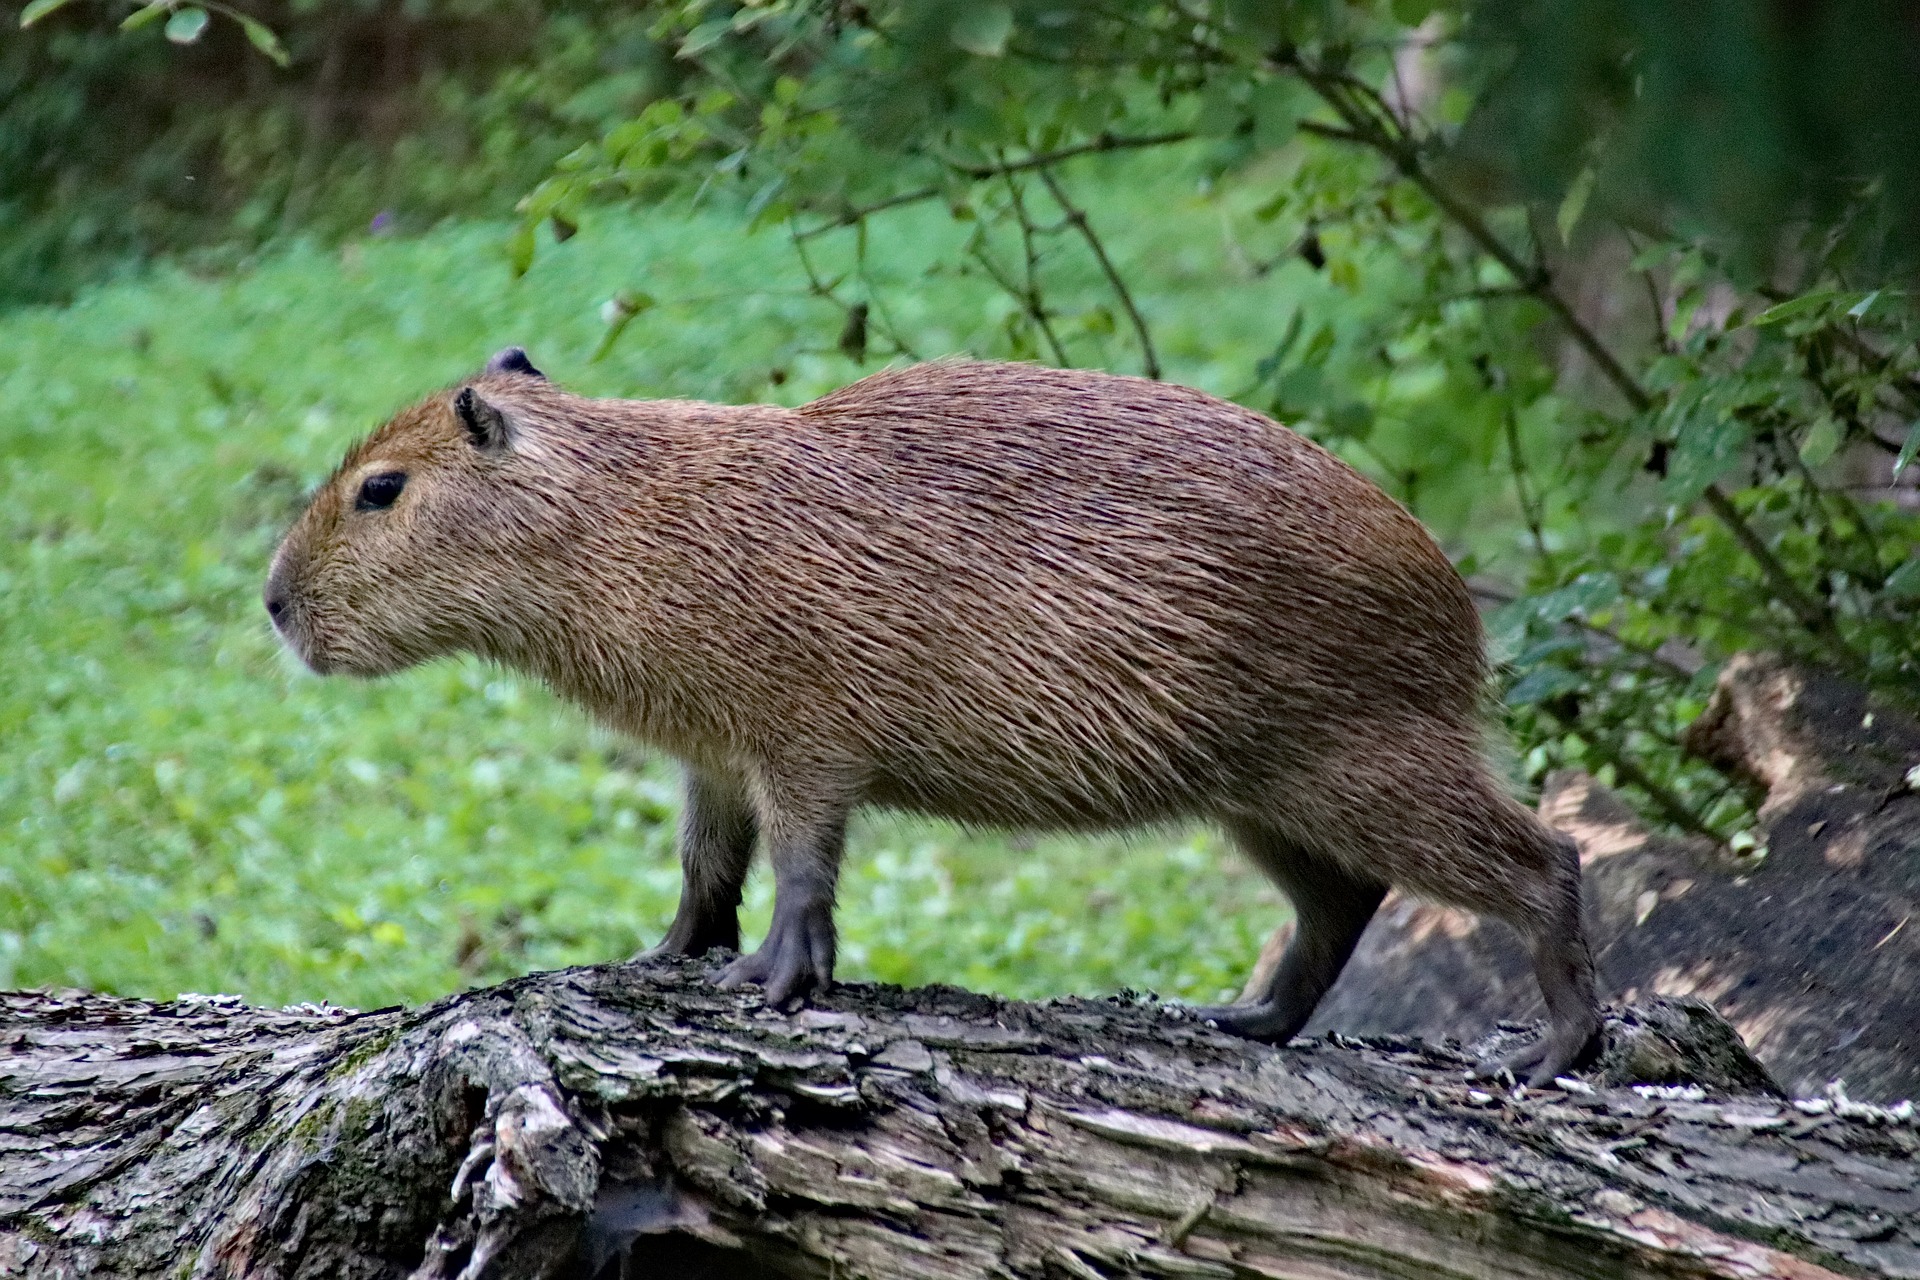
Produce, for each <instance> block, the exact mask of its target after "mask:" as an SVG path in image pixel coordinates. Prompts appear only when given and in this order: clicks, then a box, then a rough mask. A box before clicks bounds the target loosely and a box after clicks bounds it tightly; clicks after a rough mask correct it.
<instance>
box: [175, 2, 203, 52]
mask: <svg viewBox="0 0 1920 1280" xmlns="http://www.w3.org/2000/svg"><path fill="white" fill-rule="evenodd" d="M206 29H207V11H206V10H205V9H195V8H192V7H188V8H185V9H175V10H174V11H173V16H172V17H170V18H168V19H167V26H166V32H167V39H169V40H171V41H173V42H174V43H175V44H192V43H193V42H194V41H196V40H198V39H199V38H200V34H201V33H202V32H203V31H205V30H206Z"/></svg>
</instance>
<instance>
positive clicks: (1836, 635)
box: [1700, 484, 1866, 675]
mask: <svg viewBox="0 0 1920 1280" xmlns="http://www.w3.org/2000/svg"><path fill="white" fill-rule="evenodd" d="M1700 496H1701V497H1702V498H1703V499H1704V500H1705V501H1706V504H1707V509H1708V510H1710V511H1711V512H1713V514H1714V516H1715V517H1716V518H1717V519H1718V520H1719V521H1720V523H1721V524H1724V525H1725V526H1726V527H1727V531H1728V532H1729V533H1731V534H1732V535H1733V536H1734V539H1735V541H1737V542H1739V544H1740V545H1741V546H1742V547H1743V548H1745V550H1746V553H1747V554H1748V555H1749V556H1751V557H1752V558H1753V562H1754V563H1755V564H1757V565H1759V566H1760V572H1761V574H1762V576H1764V577H1765V578H1766V580H1767V586H1768V587H1769V588H1771V589H1772V591H1773V594H1774V598H1775V599H1777V600H1779V601H1780V603H1782V604H1784V605H1786V606H1787V609H1788V610H1789V611H1790V612H1791V613H1792V614H1793V616H1794V617H1795V618H1797V619H1799V621H1800V625H1801V626H1803V627H1805V628H1806V629H1807V630H1808V631H1810V632H1812V633H1813V635H1814V636H1815V637H1816V638H1817V639H1819V640H1820V641H1821V642H1822V643H1823V644H1825V645H1826V647H1827V649H1828V651H1829V654H1830V656H1832V657H1833V658H1834V659H1835V660H1836V661H1838V662H1839V663H1840V667H1841V670H1843V671H1846V672H1847V673H1849V674H1851V675H1860V674H1862V673H1863V672H1864V671H1865V668H1866V663H1864V662H1863V661H1861V659H1860V657H1859V655H1857V654H1856V653H1854V651H1853V647H1852V646H1851V645H1849V644H1848V643H1847V641H1846V637H1844V636H1842V635H1841V634H1840V631H1839V629H1838V628H1837V627H1835V626H1834V624H1833V614H1832V612H1831V611H1830V610H1829V609H1828V608H1827V607H1826V606H1825V605H1824V604H1821V603H1820V602H1819V601H1816V600H1815V599H1814V598H1813V597H1812V596H1809V595H1808V594H1807V593H1806V592H1804V591H1802V590H1801V589H1800V584H1798V583H1797V582H1795V581H1794V580H1793V578H1792V576H1791V575H1789V574H1788V573H1787V570H1786V566H1785V565H1783V564H1781V563H1780V560H1779V558H1778V557H1777V556H1775V555H1774V554H1773V552H1772V551H1771V550H1769V549H1768V548H1767V544H1766V543H1764V542H1762V541H1760V535H1759V534H1757V533H1755V532H1754V531H1753V526H1752V525H1750V524H1748V523H1747V522H1746V519H1745V518H1744V517H1742V516H1741V514H1740V512H1739V511H1738V510H1737V509H1735V507H1734V505H1733V499H1731V498H1729V497H1728V496H1727V494H1726V491H1725V490H1723V489H1722V488H1721V487H1720V486H1719V485H1717V484H1710V485H1708V486H1707V487H1706V490H1705V492H1703V493H1702V494H1701V495H1700Z"/></svg>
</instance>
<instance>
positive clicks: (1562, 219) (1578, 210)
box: [1553, 165, 1593, 244]
mask: <svg viewBox="0 0 1920 1280" xmlns="http://www.w3.org/2000/svg"><path fill="white" fill-rule="evenodd" d="M1592 194H1593V166H1592V165H1588V166H1587V167H1586V168H1584V169H1582V170H1581V171H1580V176H1579V177H1577V178H1575V179H1574V180H1573V185H1572V186H1570V187H1568V188H1567V194H1566V195H1565V196H1564V197H1563V198H1562V199H1561V201H1560V211H1559V212H1558V213H1556V214H1554V216H1553V224H1554V225H1555V226H1556V227H1558V228H1560V243H1561V244H1570V243H1572V241H1573V229H1574V228H1575V227H1577V226H1579V225H1580V215H1581V214H1583V213H1585V212H1586V211H1587V197H1588V196H1590V195H1592Z"/></svg>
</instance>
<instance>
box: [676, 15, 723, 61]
mask: <svg viewBox="0 0 1920 1280" xmlns="http://www.w3.org/2000/svg"><path fill="white" fill-rule="evenodd" d="M732 30H733V23H732V22H731V21H730V20H729V19H726V18H719V19H716V20H715V21H713V22H703V23H701V24H700V25H699V26H697V27H695V28H694V29H693V30H691V31H689V32H687V38H686V39H685V40H682V41H681V42H680V51H679V52H678V53H677V54H675V55H674V56H675V57H679V58H694V57H698V56H699V55H700V54H702V53H705V52H706V51H707V50H708V49H711V48H713V46H715V45H716V44H719V43H720V41H721V40H722V39H724V38H725V37H726V35H727V33H728V32H730V31H732Z"/></svg>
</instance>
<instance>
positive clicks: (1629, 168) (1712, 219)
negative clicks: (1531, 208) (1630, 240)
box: [1465, 0, 1920, 276]
mask: <svg viewBox="0 0 1920 1280" xmlns="http://www.w3.org/2000/svg"><path fill="white" fill-rule="evenodd" d="M1471 13H1472V28H1473V34H1474V38H1475V40H1476V42H1477V43H1478V44H1479V46H1480V49H1481V57H1480V60H1481V62H1482V63H1483V65H1482V66H1481V67H1480V70H1481V72H1482V74H1484V75H1486V76H1487V77H1488V79H1489V81H1490V89H1489V92H1487V93H1486V95H1485V96H1484V97H1483V99H1482V100H1481V102H1480V104H1479V106H1478V109H1477V110H1476V112H1475V117H1474V120H1473V123H1472V128H1471V129H1470V132H1469V136H1468V137H1467V138H1466V139H1465V150H1466V151H1467V152H1468V153H1469V154H1470V155H1472V156H1473V157H1475V158H1476V159H1477V160H1479V161H1482V162H1487V163H1490V164H1491V165H1493V166H1494V167H1496V168H1497V169H1498V170H1499V171H1500V172H1501V173H1502V175H1503V176H1504V178H1505V180H1506V181H1508V182H1510V183H1512V184H1513V185H1514V186H1515V187H1516V188H1517V189H1520V190H1524V191H1526V192H1528V193H1529V194H1531V195H1532V196H1533V197H1534V198H1536V199H1543V200H1544V199H1552V198H1555V196H1556V195H1557V193H1559V192H1560V191H1562V190H1565V189H1566V188H1567V185H1568V184H1569V183H1571V182H1573V181H1574V179H1575V178H1576V175H1578V174H1579V173H1580V172H1581V171H1582V170H1583V168H1584V169H1585V170H1586V171H1587V172H1589V173H1596V172H1597V178H1598V180H1597V183H1595V180H1594V179H1593V178H1589V179H1588V182H1589V183H1590V184H1593V185H1594V187H1595V190H1596V191H1597V193H1598V196H1597V198H1598V199H1600V200H1601V201H1602V202H1603V203H1606V204H1608V205H1610V206H1611V207H1612V208H1614V209H1615V210H1616V211H1618V212H1620V213H1622V214H1625V215H1627V216H1629V217H1633V218H1636V219H1646V218H1649V217H1651V218H1653V219H1656V220H1659V221H1668V220H1670V219H1674V218H1676V216H1677V220H1678V221H1679V223H1680V225H1682V226H1685V227H1687V228H1688V229H1689V230H1695V231H1698V230H1711V231H1713V232H1715V233H1717V237H1718V238H1719V239H1720V240H1721V242H1722V243H1723V244H1724V245H1726V246H1727V247H1728V249H1729V250H1730V252H1731V253H1732V255H1733V257H1734V258H1735V259H1736V261H1737V262H1738V264H1739V266H1740V267H1741V269H1742V270H1741V274H1742V275H1743V276H1745V275H1748V274H1749V273H1750V272H1752V271H1753V270H1755V269H1756V268H1759V267H1761V266H1764V265H1765V264H1767V263H1768V262H1770V261H1773V260H1775V259H1776V258H1778V257H1779V256H1781V255H1782V253H1783V251H1785V250H1788V249H1789V244H1788V243H1785V242H1783V240H1782V237H1781V227H1782V225H1783V224H1785V223H1789V222H1794V221H1800V220H1808V221H1811V222H1812V223H1814V224H1815V225H1820V226H1824V227H1832V226H1834V225H1835V224H1836V223H1837V222H1838V221H1840V220H1842V219H1844V218H1847V217H1848V216H1849V215H1850V214H1851V213H1853V212H1855V208H1854V206H1855V201H1856V200H1857V198H1858V196H1859V195H1860V193H1861V192H1862V191H1864V190H1867V189H1869V188H1873V189H1876V190H1877V198H1876V199H1875V201H1874V206H1875V211H1876V216H1875V217H1874V218H1872V219H1870V220H1869V223H1868V225H1861V226H1855V227H1853V228H1851V231H1852V233H1853V235H1852V239H1853V244H1851V245H1850V246H1849V248H1850V250H1851V251H1853V252H1854V253H1855V254H1857V256H1858V257H1859V259H1861V265H1862V266H1863V267H1864V268H1865V269H1867V270H1874V269H1876V268H1877V269H1878V270H1881V271H1883V272H1886V271H1890V270H1892V269H1895V268H1898V269H1902V270H1905V271H1911V269H1912V267H1913V266H1914V265H1915V261H1914V251H1915V250H1916V249H1920V159H1916V158H1917V157H1920V8H1916V6H1915V5H1913V4H1912V3H1910V2H1909V0H1847V2H1846V3H1833V2H1832V0H1828V2H1827V3H1815V4H1801V5H1763V4H1721V5H1671V4H1647V3H1639V2H1635V0H1599V2H1598V3H1596V2H1595V0H1482V2H1481V3H1477V4H1475V5H1474V6H1472V9H1471ZM1889 240H1890V243H1888V241H1889ZM1888 248H1890V249H1891V250H1892V256H1891V258H1890V259H1887V260H1885V261H1881V260H1880V257H1881V254H1882V252H1883V251H1884V250H1886V249H1888Z"/></svg>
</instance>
